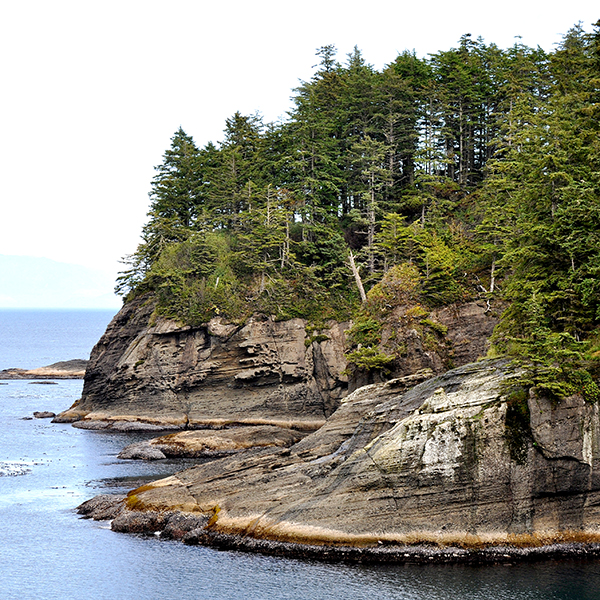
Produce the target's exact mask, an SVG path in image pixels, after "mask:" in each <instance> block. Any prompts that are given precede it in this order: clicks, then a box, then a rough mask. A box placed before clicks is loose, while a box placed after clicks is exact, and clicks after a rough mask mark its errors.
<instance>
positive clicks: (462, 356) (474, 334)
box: [349, 301, 502, 392]
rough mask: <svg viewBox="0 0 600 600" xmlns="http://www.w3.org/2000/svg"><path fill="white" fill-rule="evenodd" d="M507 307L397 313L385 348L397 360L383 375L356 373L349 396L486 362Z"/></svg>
mask: <svg viewBox="0 0 600 600" xmlns="http://www.w3.org/2000/svg"><path fill="white" fill-rule="evenodd" d="M501 309H502V306H501V305H500V304H494V305H493V306H492V307H490V306H489V305H488V304H487V303H485V302H482V301H477V302H466V303H457V304H452V305H449V306H444V307H442V308H437V309H435V310H431V311H428V310H426V309H424V308H423V307H422V306H421V305H418V304H417V305H415V304H414V303H413V304H406V305H400V306H397V307H395V308H394V309H393V310H392V311H391V314H390V315H389V316H388V317H387V318H386V319H384V322H383V326H382V330H381V344H380V347H381V349H382V350H383V352H384V353H386V354H391V355H392V356H394V359H393V360H392V361H391V362H390V363H388V364H386V365H385V369H382V370H370V371H365V370H362V369H354V368H353V369H350V370H351V373H350V376H349V391H350V392H352V391H354V390H356V389H358V388H359V387H362V386H364V385H370V384H373V383H382V382H383V381H386V380H387V379H390V378H398V377H404V376H406V375H410V374H411V373H416V372H417V371H419V370H420V369H431V371H432V372H433V373H435V374H436V375H437V374H441V373H444V372H446V371H448V370H449V369H451V368H454V367H459V366H461V365H466V364H468V363H471V362H475V361H476V360H479V359H480V358H482V357H484V356H486V354H487V351H488V350H489V345H490V342H489V340H490V337H491V335H492V332H493V331H494V327H495V326H496V325H497V324H498V321H499V315H500V312H501Z"/></svg>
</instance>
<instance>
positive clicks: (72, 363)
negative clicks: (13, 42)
mask: <svg viewBox="0 0 600 600" xmlns="http://www.w3.org/2000/svg"><path fill="white" fill-rule="evenodd" d="M88 362H89V361H88V360H84V359H81V358H74V359H71V360H65V361H60V362H57V363H53V364H51V365H48V366H46V367H38V368H36V369H20V368H18V367H13V368H10V369H4V370H2V371H0V381H14V380H21V379H83V378H84V376H85V370H86V368H87V365H88Z"/></svg>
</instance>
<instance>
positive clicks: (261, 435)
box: [118, 425, 307, 460]
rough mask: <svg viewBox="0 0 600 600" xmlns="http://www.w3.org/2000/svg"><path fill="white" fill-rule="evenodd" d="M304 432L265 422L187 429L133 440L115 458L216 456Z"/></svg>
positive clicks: (277, 443) (285, 442) (291, 439)
mask: <svg viewBox="0 0 600 600" xmlns="http://www.w3.org/2000/svg"><path fill="white" fill-rule="evenodd" d="M306 434H307V433H306V432H300V431H297V430H294V429H286V428H283V427H274V426H269V425H256V426H247V427H232V428H227V429H220V430H207V429H201V430H189V431H180V432H178V433H172V434H169V435H164V436H161V437H158V438H154V439H153V440H148V441H143V442H136V443H135V444H131V445H129V446H127V447H126V448H124V449H123V450H122V451H121V453H120V454H119V456H118V458H124V459H141V460H160V459H163V458H217V457H220V456H226V455H228V454H234V453H236V452H240V451H241V450H246V449H248V448H262V447H284V448H287V447H289V446H291V445H292V444H295V443H296V442H298V441H300V440H301V439H302V438H303V437H305V435H306Z"/></svg>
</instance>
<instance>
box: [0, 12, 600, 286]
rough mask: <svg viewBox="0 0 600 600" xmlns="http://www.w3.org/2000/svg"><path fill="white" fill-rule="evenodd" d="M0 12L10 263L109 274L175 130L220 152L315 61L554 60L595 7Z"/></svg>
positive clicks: (137, 222)
mask: <svg viewBox="0 0 600 600" xmlns="http://www.w3.org/2000/svg"><path fill="white" fill-rule="evenodd" d="M555 6H556V8H555V9H553V8H552V7H551V4H550V3H549V2H548V1H547V0H543V1H541V0H540V1H538V0H505V1H503V2H498V3H491V2H481V0H478V1H460V0H455V1H454V2H449V1H448V0H429V1H425V2H420V3H418V2H415V1H414V0H411V1H407V0H396V1H395V2H394V1H393V0H385V1H382V0H370V1H369V2H366V1H362V2H355V1H348V0H345V1H340V0H318V1H317V0H303V1H300V2H294V3H292V2H283V1H279V2H276V1H274V0H255V1H254V2H249V1H241V0H230V1H229V2H218V1H216V0H211V1H207V0H195V1H194V0H168V1H166V0H163V1H160V2H159V1H155V0H143V1H141V0H119V1H113V0H102V1H97V0H0V55H1V57H2V58H1V62H0V65H1V67H0V68H1V72H0V81H1V83H2V91H1V96H0V98H1V100H0V102H1V110H0V219H1V221H0V223H1V229H0V254H12V255H29V256H40V257H47V258H51V259H53V260H57V261H62V262H67V263H75V264H82V265H86V266H90V267H93V268H96V269H102V270H104V271H106V272H108V273H109V274H111V275H115V274H116V272H117V271H118V270H119V268H120V265H119V263H118V261H119V259H120V258H121V257H122V256H124V255H125V254H128V253H131V252H133V251H134V250H135V248H136V246H137V243H138V236H139V233H140V230H141V227H142V225H143V223H144V222H145V218H146V212H147V209H148V195H147V194H148V191H149V189H150V181H151V179H152V176H153V174H154V171H153V167H154V166H155V165H157V164H159V163H160V162H161V159H162V154H163V152H164V151H165V150H166V149H167V147H168V146H169V143H170V138H171V136H172V135H173V133H174V132H175V130H176V129H177V128H178V127H179V126H180V125H181V126H182V127H183V129H184V130H185V131H186V132H187V133H188V134H190V135H192V136H193V137H194V139H195V141H196V143H197V144H198V145H199V146H203V145H204V144H205V143H206V142H208V141H211V140H212V141H215V142H216V141H219V140H220V139H221V137H222V131H223V128H224V122H225V119H226V118H227V117H229V116H231V115H232V114H233V113H234V112H235V111H236V110H239V111H241V112H242V113H244V114H251V113H254V112H255V111H257V110H258V111H260V112H262V114H263V115H264V118H265V121H273V120H276V119H277V118H278V117H280V116H283V115H285V112H286V110H288V109H289V107H290V100H289V99H290V96H291V94H292V91H291V90H292V88H294V87H295V86H296V85H297V84H298V81H299V79H304V80H306V79H309V78H310V77H311V75H312V72H313V71H312V66H313V65H315V63H316V62H317V58H316V57H315V50H316V48H318V47H320V46H323V45H326V44H335V45H336V46H337V48H338V50H339V54H338V59H339V60H340V61H341V62H344V60H345V57H346V54H347V53H349V52H350V51H351V50H352V48H353V46H354V45H355V44H356V45H357V46H358V47H359V48H360V49H361V50H362V52H363V55H364V57H365V59H366V60H367V61H368V62H369V63H371V64H373V65H374V66H375V67H376V68H378V69H380V68H381V67H383V65H384V64H386V63H389V62H391V61H393V60H394V58H395V57H396V55H397V54H398V52H401V51H403V50H405V49H409V50H413V49H414V50H415V51H416V53H417V55H419V56H425V55H427V54H428V53H434V52H437V51H439V50H447V49H449V48H451V47H453V46H456V45H457V42H458V39H459V37H460V36H461V35H462V34H464V33H471V34H472V35H473V37H478V36H482V37H483V38H484V40H485V41H486V42H488V43H491V42H494V43H496V44H498V45H499V46H501V47H508V46H511V45H512V44H513V43H514V41H515V39H514V38H515V36H517V35H520V36H522V40H521V41H522V42H523V43H525V44H528V45H531V46H537V45H540V46H542V47H543V48H544V49H546V50H551V49H552V48H553V46H554V44H556V43H558V42H559V41H560V39H561V36H562V34H564V33H565V32H566V31H567V30H568V29H569V28H570V27H571V26H572V25H574V24H575V23H576V22H578V21H581V22H582V24H583V26H584V28H585V29H586V30H587V31H590V30H591V23H593V22H595V21H596V20H598V19H599V18H600V8H598V7H599V5H598V4H597V2H593V1H591V0H571V1H570V2H561V3H557V4H555Z"/></svg>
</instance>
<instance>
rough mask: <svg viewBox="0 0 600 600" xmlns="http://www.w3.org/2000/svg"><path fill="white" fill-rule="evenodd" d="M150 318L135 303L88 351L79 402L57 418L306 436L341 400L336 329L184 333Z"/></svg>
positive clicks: (290, 325) (279, 325) (296, 326)
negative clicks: (267, 429) (254, 428)
mask: <svg viewBox="0 0 600 600" xmlns="http://www.w3.org/2000/svg"><path fill="white" fill-rule="evenodd" d="M152 312H153V305H152V304H151V303H150V302H148V303H146V304H144V301H143V300H137V301H134V302H131V303H128V304H127V305H126V306H125V307H124V308H123V309H122V310H121V311H120V312H119V314H118V315H117V316H116V317H115V318H114V320H113V321H112V323H111V324H110V325H109V327H108V329H107V331H106V333H105V334H104V335H103V336H102V338H101V339H100V341H99V342H98V344H97V345H96V347H95V348H94V350H93V351H92V354H91V357H90V363H89V366H88V369H87V372H86V376H85V383H84V389H83V396H82V399H81V401H80V402H79V404H78V405H77V406H75V407H73V408H72V409H71V410H70V411H66V412H65V413H63V414H62V415H61V416H60V419H59V420H74V419H79V418H82V422H81V423H80V426H81V425H83V426H90V427H101V426H105V425H108V424H111V423H115V422H118V421H121V422H129V423H130V424H135V423H146V424H155V425H156V426H157V427H165V426H172V427H190V428H199V427H211V426H212V427H220V426H228V425H236V424H254V425H259V424H260V425H278V426H283V427H288V428H289V427H293V428H297V429H301V430H314V429H316V428H318V427H319V426H321V425H322V424H323V423H324V422H325V419H326V418H327V417H328V416H329V415H330V414H331V413H332V412H333V411H334V410H335V409H336V408H337V406H338V405H339V401H340V399H341V398H342V397H343V396H344V395H345V394H346V391H347V379H346V377H345V376H343V375H342V372H343V370H344V369H345V367H346V364H345V360H344V355H343V352H344V329H345V327H346V326H345V325H344V324H333V325H332V326H331V327H330V328H328V329H327V330H324V331H320V332H316V333H318V334H319V336H318V337H316V336H313V339H312V340H311V339H309V338H308V336H307V333H306V329H305V322H304V321H302V320H301V319H293V320H291V321H286V322H273V321H271V320H258V319H251V320H250V321H249V322H248V323H246V324H245V325H244V326H241V327H238V326H235V325H231V324H227V323H223V322H221V320H220V319H219V318H215V319H213V320H212V321H211V322H210V323H209V324H208V325H207V326H204V327H197V328H191V327H181V326H179V325H178V324H176V323H175V322H173V321H169V320H167V319H163V318H160V317H159V318H158V319H156V320H155V322H151V319H152ZM132 426H133V425H132Z"/></svg>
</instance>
